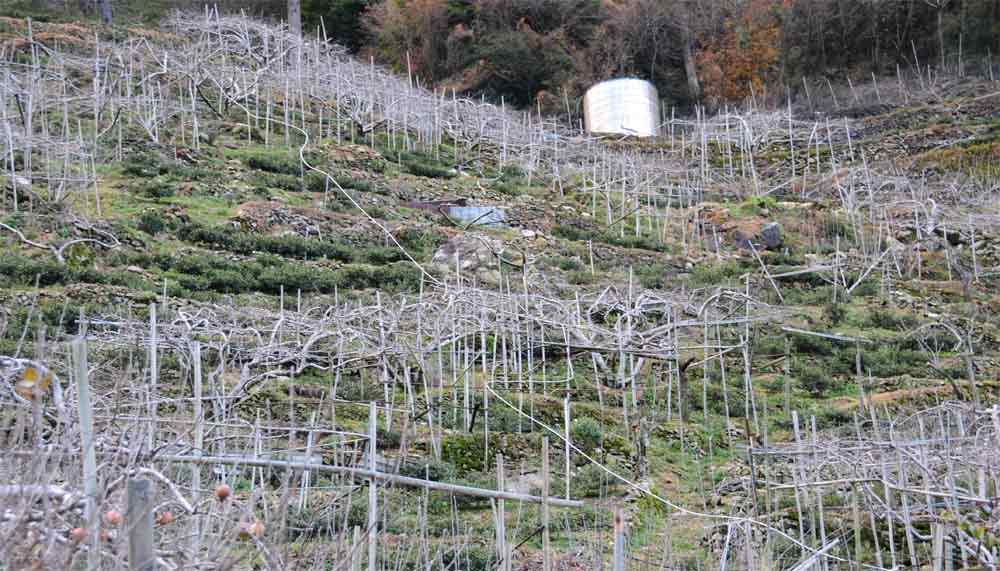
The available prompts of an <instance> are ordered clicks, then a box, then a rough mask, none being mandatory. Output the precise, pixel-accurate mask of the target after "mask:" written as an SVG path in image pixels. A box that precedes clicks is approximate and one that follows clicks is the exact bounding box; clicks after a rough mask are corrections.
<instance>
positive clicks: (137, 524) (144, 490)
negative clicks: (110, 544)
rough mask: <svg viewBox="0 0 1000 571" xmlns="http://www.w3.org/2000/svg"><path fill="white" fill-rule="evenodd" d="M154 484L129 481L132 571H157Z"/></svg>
mask: <svg viewBox="0 0 1000 571" xmlns="http://www.w3.org/2000/svg"><path fill="white" fill-rule="evenodd" d="M154 491H155V490H154V487H153V483H152V482H150V481H149V480H129V481H128V511H126V513H125V522H126V524H127V525H128V566H129V569H130V570H131V571H153V570H154V569H156V551H155V549H154V548H153V494H154Z"/></svg>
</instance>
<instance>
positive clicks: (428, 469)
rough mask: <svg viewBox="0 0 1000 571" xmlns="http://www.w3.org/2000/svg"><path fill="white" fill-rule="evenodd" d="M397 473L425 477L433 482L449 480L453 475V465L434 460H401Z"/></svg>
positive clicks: (411, 476) (412, 476)
mask: <svg viewBox="0 0 1000 571" xmlns="http://www.w3.org/2000/svg"><path fill="white" fill-rule="evenodd" d="M399 473H400V475H403V476H409V477H410V478H426V479H428V480H431V481H434V482H441V481H446V480H451V479H453V478H454V477H455V467H454V466H452V465H451V464H447V463H445V462H438V461H436V460H421V461H419V462H403V463H402V464H401V465H400V467H399Z"/></svg>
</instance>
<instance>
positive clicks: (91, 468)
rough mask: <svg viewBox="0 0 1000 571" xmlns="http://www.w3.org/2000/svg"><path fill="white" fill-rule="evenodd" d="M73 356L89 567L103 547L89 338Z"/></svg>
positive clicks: (76, 347)
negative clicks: (100, 529) (88, 359)
mask: <svg viewBox="0 0 1000 571" xmlns="http://www.w3.org/2000/svg"><path fill="white" fill-rule="evenodd" d="M70 351H71V352H72V355H73V375H74V377H76V387H77V393H78V401H79V402H78V407H79V409H78V410H79V413H80V436H81V439H82V441H83V442H82V444H83V493H84V496H86V502H87V503H86V506H85V508H84V509H85V510H86V511H85V514H84V515H85V517H84V519H86V521H87V544H88V545H89V546H90V548H89V549H88V551H87V568H88V569H97V568H98V567H99V566H100V556H101V552H100V546H99V545H98V541H97V539H98V538H97V504H96V502H97V457H96V455H95V454H94V409H93V406H92V405H91V402H90V379H89V377H88V371H87V369H88V366H87V340H86V339H85V338H82V337H81V338H78V339H75V340H73V342H72V343H71V344H70Z"/></svg>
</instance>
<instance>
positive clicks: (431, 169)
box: [403, 160, 456, 178]
mask: <svg viewBox="0 0 1000 571" xmlns="http://www.w3.org/2000/svg"><path fill="white" fill-rule="evenodd" d="M403 169H404V170H405V171H406V172H408V173H410V174H415V175H417V176H423V177H427V178H453V177H454V176H455V175H456V173H455V171H454V170H453V169H450V168H445V167H441V166H437V165H433V164H429V163H425V162H418V161H414V160H407V161H403Z"/></svg>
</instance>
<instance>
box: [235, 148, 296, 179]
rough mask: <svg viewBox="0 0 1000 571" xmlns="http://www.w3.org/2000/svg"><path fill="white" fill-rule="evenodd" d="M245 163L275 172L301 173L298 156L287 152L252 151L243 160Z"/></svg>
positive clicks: (260, 169) (257, 168) (251, 166)
mask: <svg viewBox="0 0 1000 571" xmlns="http://www.w3.org/2000/svg"><path fill="white" fill-rule="evenodd" d="M244 162H245V163H246V165H247V166H248V167H250V168H252V169H254V170H259V171H265V172H269V173H275V174H289V175H301V174H302V163H300V162H299V159H298V157H294V156H293V155H292V154H290V153H288V154H286V153H265V152H261V153H254V154H251V155H248V156H247V157H246V159H245V160H244Z"/></svg>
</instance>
